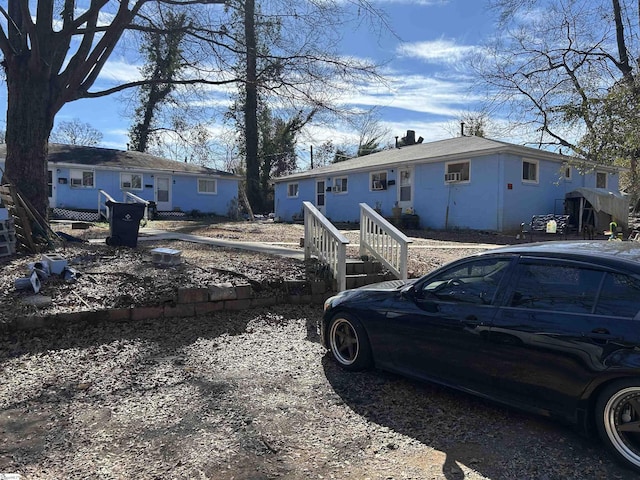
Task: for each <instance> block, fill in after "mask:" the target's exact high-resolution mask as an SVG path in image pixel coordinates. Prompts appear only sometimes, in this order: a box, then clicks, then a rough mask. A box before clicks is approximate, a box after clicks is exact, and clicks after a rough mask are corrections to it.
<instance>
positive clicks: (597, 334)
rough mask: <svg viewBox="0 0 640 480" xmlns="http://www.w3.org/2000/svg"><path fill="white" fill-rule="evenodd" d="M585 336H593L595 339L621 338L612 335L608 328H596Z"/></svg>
mask: <svg viewBox="0 0 640 480" xmlns="http://www.w3.org/2000/svg"><path fill="white" fill-rule="evenodd" d="M585 337H588V338H592V339H593V340H600V341H604V340H620V337H616V336H615V335H612V334H611V332H609V330H607V329H606V328H594V329H593V330H591V332H589V333H587V334H585Z"/></svg>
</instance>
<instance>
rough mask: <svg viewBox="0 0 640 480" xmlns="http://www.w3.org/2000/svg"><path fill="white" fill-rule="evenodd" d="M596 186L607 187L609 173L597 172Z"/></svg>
mask: <svg viewBox="0 0 640 480" xmlns="http://www.w3.org/2000/svg"><path fill="white" fill-rule="evenodd" d="M596 188H607V174H606V173H605V172H596Z"/></svg>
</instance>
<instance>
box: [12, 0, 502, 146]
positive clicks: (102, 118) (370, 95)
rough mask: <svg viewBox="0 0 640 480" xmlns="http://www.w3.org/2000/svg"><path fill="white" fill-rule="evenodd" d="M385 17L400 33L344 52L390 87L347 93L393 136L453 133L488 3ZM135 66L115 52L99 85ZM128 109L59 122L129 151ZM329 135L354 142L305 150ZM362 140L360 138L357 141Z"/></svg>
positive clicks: (446, 0) (111, 106) (429, 0)
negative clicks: (329, 142) (371, 63)
mask: <svg viewBox="0 0 640 480" xmlns="http://www.w3.org/2000/svg"><path fill="white" fill-rule="evenodd" d="M373 4H374V5H375V6H376V7H378V8H382V9H384V10H385V11H386V13H387V14H388V18H387V20H388V23H389V25H390V27H391V28H392V29H393V31H394V32H395V33H396V35H397V37H400V38H397V37H396V36H394V35H392V34H391V33H389V32H383V34H382V35H381V36H377V35H376V34H375V33H374V32H371V31H369V30H368V29H366V28H361V29H360V30H358V31H356V32H353V33H349V34H346V35H345V37H344V41H343V42H342V45H341V48H342V53H343V54H344V55H351V56H355V57H359V58H367V59H372V60H375V61H379V62H385V66H384V71H383V73H384V75H385V76H386V78H387V79H388V80H389V82H388V84H387V85H380V84H374V85H368V86H366V87H362V88H360V89H358V90H357V91H355V92H353V91H350V92H348V101H349V102H351V103H352V106H354V107H356V108H361V109H368V108H372V107H374V106H376V107H378V108H379V114H380V117H381V119H380V122H381V124H382V125H383V126H384V127H385V128H387V129H388V131H389V132H390V138H389V139H388V141H389V142H391V141H392V140H393V137H394V136H396V135H398V136H403V135H404V134H405V133H406V130H407V129H412V130H415V131H416V135H417V136H422V137H424V139H425V141H431V140H437V139H442V138H449V137H451V136H453V135H455V133H456V131H457V127H456V126H455V125H456V123H457V119H458V118H459V116H460V114H461V113H463V112H467V111H472V110H474V109H475V108H476V107H477V106H478V102H479V100H480V97H479V94H480V92H479V91H476V92H474V89H473V88H472V86H473V80H472V79H471V78H470V76H469V75H468V72H465V70H464V59H465V58H466V56H467V55H469V54H471V53H472V52H473V51H474V49H477V48H479V47H480V46H481V45H482V43H483V41H484V40H485V39H486V38H488V37H489V36H491V35H493V34H494V30H493V28H494V27H493V26H494V20H493V17H492V15H491V12H490V11H489V10H488V8H487V2H486V1H485V0H386V1H378V2H373ZM136 75H137V65H135V63H132V62H131V61H130V60H128V59H127V57H125V56H120V55H119V54H117V53H116V54H114V55H112V57H111V59H110V61H109V62H108V65H107V67H106V68H105V70H104V71H103V75H102V79H101V80H102V82H106V83H109V82H112V81H117V80H127V79H132V78H134V77H135V76H136ZM0 108H3V109H4V110H5V111H6V91H5V89H4V88H2V89H1V91H0ZM130 113H131V108H129V110H128V111H127V104H126V103H125V102H123V101H121V100H119V98H118V97H115V96H111V97H105V98H99V99H90V100H79V101H76V102H72V103H70V104H68V105H66V106H65V107H64V108H63V109H62V110H61V111H60V113H59V114H58V116H57V117H56V122H60V121H63V120H71V119H74V118H78V119H80V120H81V121H83V122H87V123H90V124H91V125H92V126H93V127H95V128H96V129H98V130H100V131H101V132H102V133H103V135H104V138H103V141H102V146H105V147H109V148H117V149H125V148H126V144H127V141H128V138H127V130H128V128H129V126H130V123H131V119H130ZM328 138H331V139H333V140H334V142H335V143H337V144H340V143H345V144H346V143H349V142H352V141H353V140H354V136H353V132H348V131H345V129H344V128H341V127H338V128H335V129H332V128H330V127H327V126H323V127H313V126H312V127H311V128H310V129H308V131H307V132H306V135H305V137H304V138H303V139H302V141H301V144H300V145H299V146H300V149H301V151H306V150H307V149H308V146H309V145H310V144H316V145H319V144H320V143H321V142H322V141H323V140H326V139H328ZM356 142H357V140H356Z"/></svg>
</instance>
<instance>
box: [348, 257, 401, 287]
mask: <svg viewBox="0 0 640 480" xmlns="http://www.w3.org/2000/svg"><path fill="white" fill-rule="evenodd" d="M346 267H347V276H346V288H347V289H350V288H358V287H363V286H364V285H370V284H372V283H380V282H384V281H386V280H392V279H395V276H394V275H393V274H391V273H388V272H385V271H384V269H383V268H382V264H381V263H380V262H374V261H371V260H356V259H347V264H346Z"/></svg>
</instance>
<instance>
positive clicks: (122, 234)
mask: <svg viewBox="0 0 640 480" xmlns="http://www.w3.org/2000/svg"><path fill="white" fill-rule="evenodd" d="M105 205H106V206H107V207H109V208H110V209H111V215H110V218H109V237H107V245H111V246H114V247H115V246H124V247H132V248H135V247H137V246H138V230H139V229H140V220H142V217H144V209H145V205H144V204H143V203H124V202H112V201H111V200H108V201H107V202H106V203H105Z"/></svg>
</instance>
